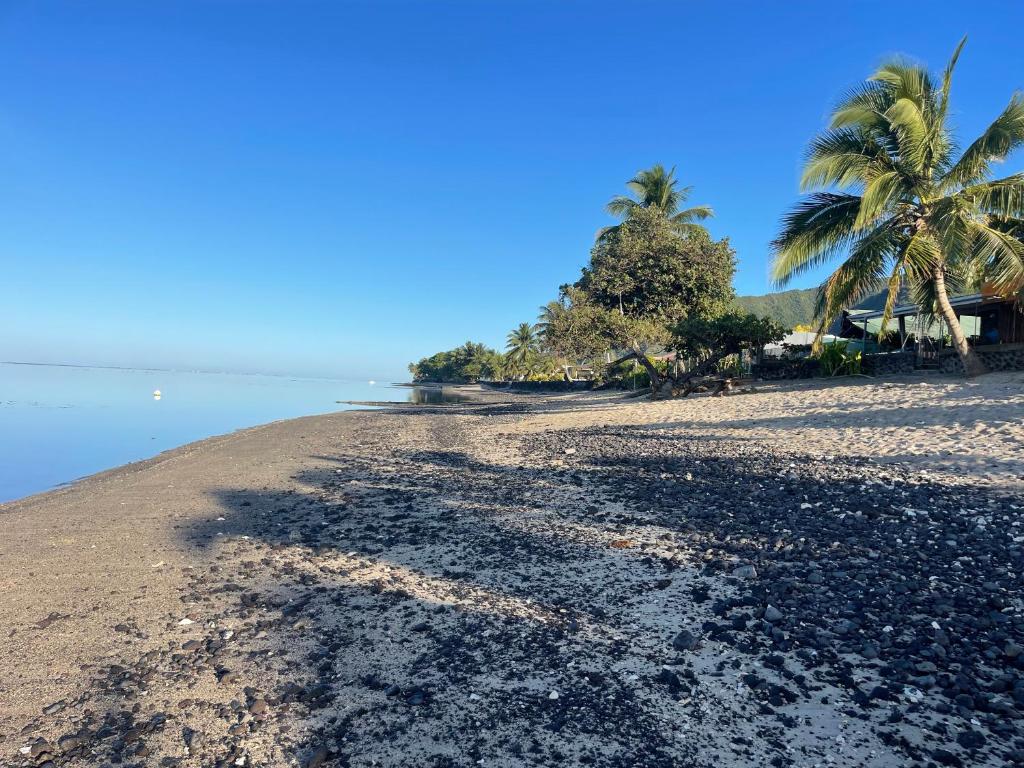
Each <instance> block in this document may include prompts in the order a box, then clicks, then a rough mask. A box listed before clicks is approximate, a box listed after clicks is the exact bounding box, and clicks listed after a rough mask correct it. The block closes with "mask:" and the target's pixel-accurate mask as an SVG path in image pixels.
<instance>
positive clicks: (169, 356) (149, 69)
mask: <svg viewBox="0 0 1024 768" xmlns="http://www.w3.org/2000/svg"><path fill="white" fill-rule="evenodd" d="M1022 30H1024V2H1020V1H1019V0H1013V1H1012V2H1010V1H1009V0H994V2H989V3H984V4H978V3H977V2H956V3H953V2H940V1H936V0H932V1H930V2H928V3H921V4H917V5H906V4H902V5H900V4H894V3H892V2H891V1H889V0H887V1H886V2H845V3H829V2H818V1H817V0H815V1H814V2H777V3H775V2H763V0H758V1H757V2H736V1H735V0H734V1H732V2H681V1H675V2H663V3H653V2H628V3H626V2H622V1H621V0H618V1H617V2H610V3H603V2H593V1H589V0H588V1H587V2H555V1H554V0H538V1H536V2H533V1H528V0H520V1H518V2H510V1H509V2H505V1H500V0H464V1H460V2H426V1H424V2H398V1H394V2H392V1H389V0H376V1H374V2H343V1H342V0H330V1H325V2H305V1H304V0H287V1H286V0H276V1H275V2H242V1H241V0H238V1H228V0H222V1H217V0H206V1H205V2H194V3H193V2H185V1H184V0H177V1H175V2H170V1H169V0H168V1H167V2H160V1H159V0H157V1H152V2H150V1H147V2H138V0H129V1H126V2H104V1H103V0H99V1H98V2H89V3H82V2H78V1H77V0H76V1H75V2H56V1H53V2H29V1H28V0H24V1H15V0H0V73H2V74H0V290H2V292H3V294H2V298H3V301H2V305H0V359H17V360H33V361H54V362H57V361H59V362H73V363H101V364H116V365H135V366H157V367H162V366H174V367H200V368H216V369H233V370H241V371H270V372H292V373H300V374H314V375H352V376H356V377H378V378H385V377H397V376H400V375H402V374H403V373H404V370H405V365H406V363H408V362H409V361H410V360H412V359H416V358H419V357H421V356H423V355H426V354H428V353H431V352H434V351H436V350H438V349H443V348H449V347H451V346H454V345H456V344H459V343H461V342H463V341H465V340H466V339H469V338H472V339H473V340H478V341H484V342H486V343H488V344H492V345H495V346H500V345H502V344H503V341H504V336H505V334H506V332H507V331H508V330H509V329H510V328H512V327H513V326H514V325H516V324H517V323H519V322H521V321H524V320H531V321H532V320H533V319H534V317H535V315H536V310H537V307H538V305H540V304H542V303H543V302H545V301H547V300H549V299H551V298H554V297H555V294H556V291H557V286H558V285H559V284H561V283H564V282H569V281H572V280H574V279H575V278H576V276H577V275H578V270H579V268H580V266H582V264H583V263H584V262H585V261H586V259H587V256H588V251H589V247H590V245H591V243H592V241H593V235H594V232H595V231H596V230H597V229H598V228H599V227H600V226H602V225H604V224H607V223H608V221H609V220H608V218H607V217H606V216H605V214H604V213H603V205H604V203H605V202H606V201H607V200H608V198H609V197H611V196H612V195H614V194H617V193H620V192H622V191H623V183H624V182H625V181H626V180H628V179H629V178H630V177H631V176H632V174H633V173H634V172H635V171H636V170H638V169H640V168H643V167H646V166H649V165H651V164H652V163H655V162H661V163H664V164H666V165H676V166H678V175H679V176H680V178H681V179H682V180H683V181H684V182H685V183H687V184H692V185H693V186H694V187H695V192H694V196H693V198H692V200H693V202H694V203H707V204H710V205H712V206H714V208H715V210H716V211H717V213H718V216H717V218H716V219H714V221H713V222H712V223H711V226H710V229H711V231H712V233H713V234H714V235H715V236H719V237H720V236H726V235H727V236H729V237H730V238H731V239H732V242H733V244H734V246H735V247H736V249H737V252H738V257H739V260H740V265H739V272H738V275H737V279H736V287H737V290H738V291H739V292H740V293H763V292H766V291H767V290H769V288H770V286H769V284H768V280H767V252H768V243H769V241H770V240H771V239H772V237H773V235H774V233H775V228H776V224H777V221H778V218H779V216H780V214H781V213H782V212H783V211H784V210H785V209H786V208H787V206H789V205H790V204H791V203H792V202H793V201H794V200H795V198H796V195H797V176H798V169H799V164H800V157H801V153H802V151H803V149H804V147H805V146H806V143H807V141H808V140H809V139H810V138H811V136H812V135H813V134H814V132H815V131H817V130H819V129H820V128H821V127H822V126H823V124H824V121H825V118H826V116H827V113H828V110H829V107H830V105H831V104H832V103H833V102H834V101H835V99H836V98H837V97H838V96H839V95H840V94H841V93H842V91H843V90H844V89H845V88H846V87H848V86H850V85H853V84H855V83H856V82H857V81H859V80H861V79H863V78H864V77H865V76H866V75H868V74H869V73H870V72H871V71H872V68H873V67H874V66H875V65H876V64H877V63H878V62H879V61H880V60H881V59H882V58H884V57H885V56H886V55H888V54H891V53H895V52H904V53H907V54H910V55H912V56H914V57H915V58H918V59H921V60H923V61H925V62H927V63H928V64H930V65H931V66H932V68H933V69H940V68H941V67H942V66H943V65H944V64H945V61H946V59H947V58H948V56H949V53H950V52H951V51H952V49H953V47H954V46H955V45H956V43H957V41H958V39H959V38H960V37H961V36H962V35H964V34H965V33H966V34H969V35H970V40H969V42H968V45H967V48H966V50H965V52H964V55H963V57H962V58H961V63H960V66H959V70H958V76H957V80H956V83H955V92H954V105H953V106H954V111H955V113H956V121H957V123H958V125H959V126H960V127H961V128H962V129H963V130H962V134H961V137H962V138H963V139H973V138H974V134H976V133H977V132H978V131H980V130H981V129H982V128H983V127H984V125H987V123H988V121H989V120H991V118H993V117H994V116H995V115H996V114H998V112H999V111H1000V110H1001V109H1002V108H1003V106H1005V104H1006V102H1007V101H1008V99H1009V98H1010V95H1011V93H1012V92H1013V91H1014V90H1016V89H1021V88H1024V46H1022V44H1021V40H1022ZM1015 166H1016V167H1014V168H1012V169H1007V170H1008V172H1009V170H1018V169H1019V166H1020V162H1019V161H1017V162H1016V163H1015ZM815 282H816V280H815V279H813V278H809V279H807V280H805V281H804V282H803V283H801V284H799V285H798V286H797V287H804V286H809V285H812V284H814V283H815Z"/></svg>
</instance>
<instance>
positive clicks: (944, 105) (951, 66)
mask: <svg viewBox="0 0 1024 768" xmlns="http://www.w3.org/2000/svg"><path fill="white" fill-rule="evenodd" d="M966 44H967V35H964V36H963V37H962V38H961V39H960V42H959V43H958V44H957V46H956V50H955V51H953V55H952V56H950V57H949V63H948V64H947V65H946V69H945V71H944V72H943V73H942V90H941V94H940V97H939V114H938V117H939V119H940V120H944V119H945V118H946V114H947V113H948V112H949V94H950V91H951V90H952V86H953V70H955V69H956V63H957V61H959V59H960V52H961V51H963V49H964V46H965V45H966Z"/></svg>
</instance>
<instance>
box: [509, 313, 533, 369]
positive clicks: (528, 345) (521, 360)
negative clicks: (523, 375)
mask: <svg viewBox="0 0 1024 768" xmlns="http://www.w3.org/2000/svg"><path fill="white" fill-rule="evenodd" d="M507 341H508V343H507V344H506V345H505V350H506V353H507V355H508V360H509V363H511V365H512V366H513V367H514V368H515V369H516V370H518V371H521V372H526V368H527V363H528V362H529V360H530V356H531V355H532V354H533V353H534V352H536V351H537V346H538V344H537V329H536V327H535V326H532V325H530V324H529V323H520V324H519V326H518V327H517V328H516V329H515V330H514V331H511V332H510V333H509V334H508V338H507Z"/></svg>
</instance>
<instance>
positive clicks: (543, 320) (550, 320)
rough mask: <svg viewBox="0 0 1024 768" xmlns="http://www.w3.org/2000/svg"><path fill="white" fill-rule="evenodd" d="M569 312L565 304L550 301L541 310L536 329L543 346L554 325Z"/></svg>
mask: <svg viewBox="0 0 1024 768" xmlns="http://www.w3.org/2000/svg"><path fill="white" fill-rule="evenodd" d="M568 311H569V310H568V309H567V308H566V306H565V304H564V303H562V302H561V301H557V300H556V301H549V302H548V303H547V304H545V305H544V306H543V307H541V308H540V314H539V316H538V318H537V324H536V325H535V326H534V328H535V329H536V331H537V338H538V341H539V342H541V343H542V344H543V343H545V342H546V340H547V336H548V332H549V330H550V328H551V327H552V325H554V324H555V323H556V322H558V319H559V318H560V317H562V316H563V315H564V313H566V312H568Z"/></svg>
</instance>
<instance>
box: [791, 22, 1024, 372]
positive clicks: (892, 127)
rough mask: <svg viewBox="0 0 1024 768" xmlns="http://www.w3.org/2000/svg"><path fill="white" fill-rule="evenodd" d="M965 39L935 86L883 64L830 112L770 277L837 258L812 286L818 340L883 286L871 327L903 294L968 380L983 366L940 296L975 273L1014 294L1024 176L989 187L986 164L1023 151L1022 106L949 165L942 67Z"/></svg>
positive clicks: (917, 69)
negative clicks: (938, 323) (929, 316)
mask: <svg viewBox="0 0 1024 768" xmlns="http://www.w3.org/2000/svg"><path fill="white" fill-rule="evenodd" d="M964 42H966V38H965V39H964V40H963V41H961V42H960V45H959V46H957V49H956V51H955V52H954V54H953V56H952V58H951V60H950V62H949V65H948V66H947V67H946V69H945V71H944V73H943V74H942V77H941V78H940V79H939V80H938V81H936V80H934V79H933V78H932V77H931V76H930V75H929V73H928V71H927V70H926V69H925V68H923V67H921V66H919V65H916V64H911V63H907V62H905V61H902V60H893V61H890V62H888V63H886V64H883V65H882V67H881V68H880V69H879V70H878V71H877V72H875V74H874V75H872V76H871V77H870V78H869V79H868V80H867V82H866V83H865V84H863V85H862V86H860V87H858V88H855V89H854V90H853V91H851V92H850V93H849V94H848V95H847V96H846V97H845V98H844V99H843V100H842V101H841V102H840V103H839V105H838V106H837V107H836V109H835V111H834V112H833V114H832V120H831V125H830V128H829V129H828V130H826V131H825V132H823V133H822V134H820V135H819V136H818V137H817V138H816V139H815V140H814V141H813V142H812V143H811V146H810V149H809V151H808V154H807V160H806V164H805V167H804V172H803V177H802V180H801V186H802V188H803V189H804V190H805V191H811V190H813V191H812V193H811V194H809V195H808V196H807V197H805V198H804V199H803V200H802V201H801V202H800V203H799V204H798V205H797V206H796V207H795V208H793V209H792V210H791V211H790V212H789V213H788V214H787V215H786V217H785V218H784V220H783V225H782V231H781V233H780V234H779V236H778V237H777V238H776V240H775V242H774V244H773V246H774V262H773V266H772V275H773V278H774V279H775V282H776V283H777V284H779V285H785V284H786V283H787V282H789V280H790V279H791V278H793V277H794V276H796V275H798V274H801V273H803V272H805V271H807V270H809V269H812V268H814V267H817V266H819V265H821V264H824V263H826V262H828V261H829V260H831V259H832V258H833V257H835V256H837V255H838V254H840V253H846V257H845V261H844V262H843V263H842V264H841V265H840V266H839V268H838V269H837V270H836V271H835V272H834V273H833V274H832V275H831V276H830V277H829V278H828V279H827V280H826V281H825V283H824V284H823V285H822V286H821V288H820V290H819V294H818V300H817V304H816V314H817V316H818V318H819V321H820V326H819V333H821V332H823V331H824V329H825V328H826V327H827V326H828V324H829V323H830V322H831V320H832V319H833V318H834V317H835V316H836V315H837V314H839V312H841V311H842V310H843V309H844V308H846V307H848V306H849V305H851V304H853V303H855V302H856V301H858V300H859V299H861V298H862V297H864V296H866V295H868V294H870V293H872V292H875V291H878V290H879V289H881V288H883V287H887V288H888V301H887V302H886V305H885V310H884V316H883V323H882V330H883V331H884V330H885V325H886V322H887V321H888V320H889V318H890V317H891V313H892V309H893V306H894V304H895V301H896V298H897V296H898V294H899V291H900V288H901V286H902V285H904V284H907V285H909V287H910V288H911V290H912V291H913V293H914V296H915V299H916V300H918V301H919V302H921V303H922V304H923V305H924V306H925V307H927V308H929V309H931V310H932V311H936V310H937V311H938V313H939V314H941V315H942V317H943V319H945V321H946V324H947V325H948V326H949V329H950V333H951V336H952V341H953V346H954V347H955V348H956V351H957V354H958V355H959V357H960V361H961V363H962V365H963V368H964V371H965V373H966V374H967V375H968V376H973V375H976V374H978V373H980V372H983V371H984V366H983V364H982V363H981V361H980V360H979V359H978V357H977V356H976V355H975V354H974V353H973V351H972V350H971V348H970V347H969V346H968V344H967V339H966V337H965V335H964V332H963V329H962V328H961V327H960V322H959V320H958V319H957V316H956V312H955V311H954V310H953V307H952V306H951V305H950V302H949V291H950V290H953V291H956V290H965V289H967V288H969V287H974V286H971V285H970V283H971V282H972V281H976V280H977V279H978V277H979V276H980V275H984V276H987V277H988V278H989V279H991V280H993V281H994V282H995V284H996V286H997V287H1001V288H1002V289H1004V290H1012V289H1014V288H1016V289H1019V288H1020V286H1021V285H1024V244H1022V243H1021V241H1020V240H1019V239H1018V238H1016V237H1014V236H1013V232H1014V230H1015V229H1016V230H1017V231H1019V228H1020V226H1021V217H1024V174H1020V173H1018V174H1013V175H1010V176H1006V177H1004V178H999V179H994V180H993V179H991V175H992V164H993V163H995V162H999V161H1002V160H1004V159H1005V158H1006V157H1007V156H1008V155H1009V154H1010V153H1011V152H1012V151H1013V150H1014V149H1016V148H1017V147H1019V146H1020V145H1021V143H1022V142H1024V98H1022V96H1021V95H1020V94H1015V95H1014V96H1013V97H1012V98H1011V99H1010V103H1009V105H1008V106H1007V107H1006V109H1005V110H1003V112H1002V114H1001V115H999V117H997V118H996V119H995V121H994V122H993V123H992V124H991V125H990V126H989V127H988V128H987V129H986V130H985V132H984V133H982V135H981V136H980V137H979V138H978V139H977V140H976V141H975V142H974V143H972V144H971V145H970V146H968V147H967V149H966V150H964V152H963V153H962V154H961V155H960V156H959V157H956V143H955V141H954V138H953V135H952V132H951V129H950V126H949V97H950V84H951V81H952V76H953V70H954V67H955V66H956V62H957V59H958V57H959V55H960V51H961V50H962V48H963V45H964Z"/></svg>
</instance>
